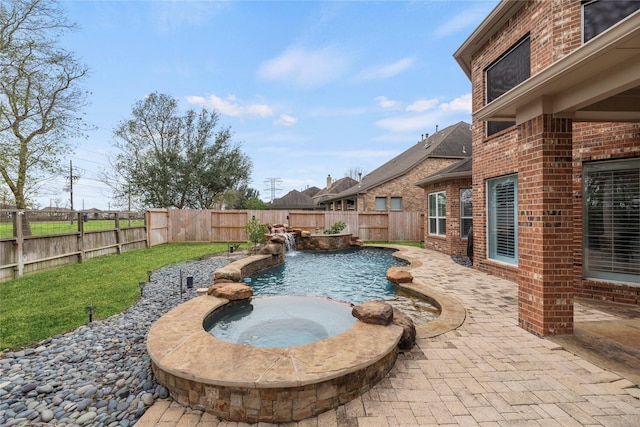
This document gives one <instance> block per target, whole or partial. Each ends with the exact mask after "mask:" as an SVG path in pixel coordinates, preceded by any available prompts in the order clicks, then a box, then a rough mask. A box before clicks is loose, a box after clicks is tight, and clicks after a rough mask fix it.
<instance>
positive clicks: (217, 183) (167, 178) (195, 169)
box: [114, 92, 252, 209]
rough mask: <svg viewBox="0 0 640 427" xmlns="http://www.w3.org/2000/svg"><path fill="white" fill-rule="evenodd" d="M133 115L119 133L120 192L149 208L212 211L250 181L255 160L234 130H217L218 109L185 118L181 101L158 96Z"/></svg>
mask: <svg viewBox="0 0 640 427" xmlns="http://www.w3.org/2000/svg"><path fill="white" fill-rule="evenodd" d="M131 115H132V117H131V118H130V119H129V120H125V121H122V122H121V123H120V124H119V125H118V126H117V128H116V129H115V130H114V134H115V136H116V137H117V141H116V143H115V147H116V148H118V149H120V153H119V154H118V155H117V156H116V158H115V162H114V166H115V168H116V170H117V171H118V173H119V174H121V176H123V177H124V178H125V179H126V181H127V182H122V183H118V186H119V191H118V192H117V193H118V194H120V195H127V194H130V195H132V196H134V198H135V199H137V200H139V201H140V202H141V204H142V206H144V207H158V208H178V209H183V208H193V209H211V208H213V207H214V206H215V204H216V203H219V202H220V201H221V198H222V197H223V195H224V194H225V193H226V192H228V191H229V190H231V189H233V188H238V187H239V186H241V185H243V184H245V183H246V182H247V181H248V179H249V176H250V173H251V167H252V164H251V160H250V159H249V158H248V157H247V156H246V155H245V154H243V152H242V151H241V150H240V147H239V146H238V145H237V144H233V143H232V141H231V132H230V130H229V128H222V129H219V130H216V126H217V124H218V114H217V113H216V112H215V111H214V112H209V111H207V110H206V109H202V111H200V112H199V113H198V112H196V111H194V110H189V111H187V112H186V113H185V114H181V113H180V111H179V109H178V101H177V100H176V99H174V98H173V97H171V96H170V95H167V94H161V93H157V92H154V93H152V94H150V95H149V96H147V97H146V98H145V99H143V100H140V101H138V102H137V103H136V104H135V106H134V107H133V110H132V113H131Z"/></svg>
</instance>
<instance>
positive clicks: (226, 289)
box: [209, 283, 253, 301]
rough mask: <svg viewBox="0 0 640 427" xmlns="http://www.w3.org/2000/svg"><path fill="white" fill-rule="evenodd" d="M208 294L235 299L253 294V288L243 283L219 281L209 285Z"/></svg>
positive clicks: (245, 297) (230, 299)
mask: <svg viewBox="0 0 640 427" xmlns="http://www.w3.org/2000/svg"><path fill="white" fill-rule="evenodd" d="M209 294H210V295H213V296H214V297H217V298H224V299H228V300H229V301H237V300H243V299H249V298H251V297H252V296H253V289H252V288H251V286H248V285H246V284H245V283H220V284H216V285H213V286H211V287H209Z"/></svg>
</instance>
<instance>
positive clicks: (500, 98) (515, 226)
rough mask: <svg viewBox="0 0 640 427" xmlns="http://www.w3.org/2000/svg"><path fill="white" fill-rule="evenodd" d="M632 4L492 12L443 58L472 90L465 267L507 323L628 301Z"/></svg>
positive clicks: (637, 172) (638, 55) (634, 291)
mask: <svg viewBox="0 0 640 427" xmlns="http://www.w3.org/2000/svg"><path fill="white" fill-rule="evenodd" d="M638 9H640V2H637V1H629V0H627V1H624V0H622V1H617V2H607V1H602V0H600V1H580V0H557V1H506V0H503V1H501V2H500V3H499V4H498V5H497V6H496V7H495V9H494V10H493V11H492V12H491V13H490V15H489V16H488V17H487V18H486V19H485V20H484V21H483V22H482V23H481V24H480V26H479V27H478V28H477V29H476V30H475V31H474V32H473V33H472V34H471V36H470V37H469V38H468V39H467V40H466V41H465V42H464V43H463V44H462V46H461V47H460V48H459V49H458V50H457V51H456V52H455V54H454V57H455V59H456V60H457V61H458V63H459V64H460V66H461V67H462V69H463V70H464V72H465V73H466V74H467V76H468V77H469V79H470V80H471V84H472V102H473V130H472V133H473V166H472V169H473V174H472V188H473V200H474V204H473V243H474V245H473V253H474V260H473V262H474V267H475V268H477V269H480V270H483V271H486V272H489V273H492V274H496V275H499V276H503V277H506V278H509V279H512V280H514V281H515V282H517V286H518V323H519V325H520V326H521V327H522V328H524V329H525V330H527V331H530V332H531V333H534V334H536V335H550V334H565V333H569V334H570V333H572V332H573V301H574V297H575V296H579V297H586V298H595V299H600V300H610V301H617V302H621V303H630V304H638V303H639V299H640V11H639V10H638Z"/></svg>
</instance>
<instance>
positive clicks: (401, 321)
mask: <svg viewBox="0 0 640 427" xmlns="http://www.w3.org/2000/svg"><path fill="white" fill-rule="evenodd" d="M393 324H394V325H398V326H400V327H401V328H402V329H403V330H404V332H403V333H402V338H400V342H399V343H398V347H399V348H400V349H402V350H411V348H412V347H413V346H414V345H415V344H416V325H415V324H414V323H413V320H412V319H411V318H410V317H409V316H408V315H407V314H406V313H405V312H403V311H401V310H398V309H397V308H394V309H393Z"/></svg>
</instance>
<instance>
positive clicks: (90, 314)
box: [85, 305, 96, 323]
mask: <svg viewBox="0 0 640 427" xmlns="http://www.w3.org/2000/svg"><path fill="white" fill-rule="evenodd" d="M85 310H87V314H88V315H89V323H91V322H93V312H94V311H95V310H96V306H95V305H88V306H86V307H85Z"/></svg>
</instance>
